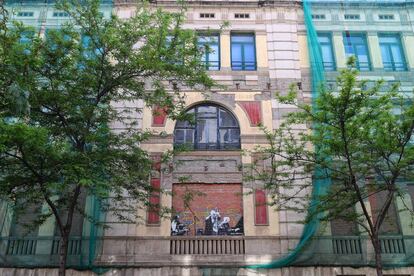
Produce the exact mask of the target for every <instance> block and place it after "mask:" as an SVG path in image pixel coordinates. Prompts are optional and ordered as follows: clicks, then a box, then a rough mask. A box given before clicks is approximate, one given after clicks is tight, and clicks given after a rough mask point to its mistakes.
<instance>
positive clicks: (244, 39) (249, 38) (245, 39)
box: [231, 35, 254, 43]
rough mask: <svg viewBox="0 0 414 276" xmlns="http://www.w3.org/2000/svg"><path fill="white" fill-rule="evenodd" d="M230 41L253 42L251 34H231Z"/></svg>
mask: <svg viewBox="0 0 414 276" xmlns="http://www.w3.org/2000/svg"><path fill="white" fill-rule="evenodd" d="M231 42H232V43H234V42H236V43H254V36H253V35H232V36H231Z"/></svg>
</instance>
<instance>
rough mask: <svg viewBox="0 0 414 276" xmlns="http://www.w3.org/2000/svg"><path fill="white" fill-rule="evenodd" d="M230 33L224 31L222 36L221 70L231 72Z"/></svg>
mask: <svg viewBox="0 0 414 276" xmlns="http://www.w3.org/2000/svg"><path fill="white" fill-rule="evenodd" d="M230 47H231V45H230V31H223V32H222V33H221V36H220V65H221V70H231V62H230V61H231V54H230Z"/></svg>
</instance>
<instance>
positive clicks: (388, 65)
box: [383, 61, 407, 72]
mask: <svg viewBox="0 0 414 276" xmlns="http://www.w3.org/2000/svg"><path fill="white" fill-rule="evenodd" d="M383 64H384V71H390V72H392V71H407V64H406V63H405V62H385V61H384V62H383Z"/></svg>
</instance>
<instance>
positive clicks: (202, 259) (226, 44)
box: [0, 0, 414, 275]
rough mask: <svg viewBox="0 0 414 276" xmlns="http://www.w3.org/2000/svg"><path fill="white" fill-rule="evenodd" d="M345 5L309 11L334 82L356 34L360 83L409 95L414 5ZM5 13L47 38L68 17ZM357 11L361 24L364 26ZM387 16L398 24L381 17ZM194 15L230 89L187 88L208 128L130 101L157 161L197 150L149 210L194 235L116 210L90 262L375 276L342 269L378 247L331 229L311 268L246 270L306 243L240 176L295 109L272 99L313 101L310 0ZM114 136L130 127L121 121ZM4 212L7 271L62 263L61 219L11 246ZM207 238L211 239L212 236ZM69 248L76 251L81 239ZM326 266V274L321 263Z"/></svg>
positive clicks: (118, 270) (190, 16)
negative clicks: (157, 207)
mask: <svg viewBox="0 0 414 276" xmlns="http://www.w3.org/2000/svg"><path fill="white" fill-rule="evenodd" d="M338 3H339V2H335V1H327V2H319V1H315V2H314V3H313V5H312V14H313V22H314V25H315V28H316V30H317V32H318V33H319V34H320V44H321V45H328V46H326V47H325V48H322V49H321V50H322V51H323V56H324V57H326V58H328V59H327V60H323V62H324V65H325V68H326V78H327V80H328V82H331V83H333V82H334V79H335V77H336V76H337V74H338V69H340V68H344V67H345V61H346V53H347V52H346V50H345V47H346V44H344V41H345V43H346V41H347V39H348V40H349V39H352V34H353V33H358V34H359V33H363V36H356V37H357V38H356V39H360V38H361V37H362V41H365V42H366V43H367V49H368V50H367V51H368V52H369V57H368V59H367V61H366V60H363V59H361V62H360V66H361V68H362V69H363V67H364V66H365V67H366V66H368V67H369V70H363V71H364V72H363V73H362V74H361V78H370V79H379V78H385V79H386V80H389V81H400V82H401V84H402V86H401V89H402V90H403V91H406V92H411V91H412V90H413V88H414V75H413V70H414V48H413V45H414V30H413V22H412V20H413V18H414V8H413V6H412V4H400V5H388V6H385V7H384V6H382V7H378V6H376V5H370V4H362V3H360V4H359V5H358V6H353V7H352V8H346V10H345V9H344V10H340V9H338V8H337V7H338ZM151 6H152V7H154V8H158V7H160V8H163V9H166V10H170V11H174V10H177V9H179V6H178V5H177V3H176V2H174V1H165V0H158V1H153V2H151ZM9 7H10V8H13V9H15V10H16V14H15V19H19V20H21V21H23V22H24V23H26V24H30V25H33V26H35V27H37V28H38V29H39V30H40V32H41V33H45V32H46V30H47V29H48V28H57V27H58V26H59V25H60V24H61V23H62V22H64V21H65V20H66V19H65V15H64V14H63V13H61V12H60V11H57V10H54V8H53V3H44V2H41V3H40V1H19V2H17V1H16V2H12V4H10V5H9ZM137 7H138V6H137V3H136V2H135V1H115V2H114V3H106V2H103V5H102V7H101V8H102V12H103V13H104V15H105V16H109V15H110V14H111V13H115V14H116V15H118V16H119V17H120V18H128V17H130V16H132V15H133V14H134V12H135V11H136V9H137ZM346 14H347V15H352V16H355V17H349V16H347V18H351V19H347V20H345V15H346ZM358 15H359V18H360V20H356V18H358ZM380 15H383V16H382V17H381V18H391V19H380ZM384 15H386V16H385V17H384ZM391 15H393V16H391ZM186 16H187V20H186V22H185V26H184V27H186V28H190V29H194V30H196V31H197V32H199V33H200V37H202V39H201V41H200V44H202V42H203V41H205V40H209V41H213V43H212V44H211V45H213V50H214V52H213V53H212V54H210V55H209V56H208V57H205V58H206V60H208V63H209V74H210V76H211V77H212V78H213V79H214V80H216V81H217V82H218V83H219V84H221V85H223V86H224V88H220V89H216V90H214V91H193V90H188V89H183V94H184V95H185V103H186V108H187V110H188V112H194V113H195V114H196V116H199V117H196V118H197V119H198V120H197V121H200V122H203V123H199V124H198V125H196V126H194V127H191V126H188V125H185V124H183V123H180V122H175V121H172V120H170V119H169V118H167V117H166V116H164V114H163V112H159V111H160V110H156V109H151V108H149V107H147V106H144V104H143V103H142V102H139V101H138V102H134V103H124V104H123V106H126V107H131V109H135V108H137V107H138V108H140V109H141V110H142V112H141V113H136V120H137V122H138V127H139V128H142V129H145V130H151V131H153V132H154V133H155V134H156V135H154V136H153V137H152V138H151V139H149V140H148V141H146V142H145V143H144V144H143V147H144V148H145V149H146V150H148V152H150V154H151V156H153V158H154V160H158V159H159V157H160V155H161V154H162V153H163V152H165V151H168V150H171V149H173V148H174V145H181V144H186V145H190V147H191V148H192V150H190V151H186V152H182V153H179V154H177V155H175V156H174V160H172V162H171V164H162V165H161V167H158V166H154V172H153V176H152V179H151V183H152V185H154V186H155V187H161V188H162V189H163V190H165V191H166V193H162V194H161V195H156V196H154V197H153V198H152V200H153V202H154V203H160V204H161V205H162V206H166V207H169V208H172V209H173V210H174V214H173V216H175V215H178V216H179V221H180V222H181V223H182V224H183V225H185V229H186V233H185V235H175V233H173V231H172V229H174V227H175V225H174V222H173V221H172V220H171V219H169V218H162V217H160V216H159V215H158V214H157V213H154V212H151V211H149V210H137V212H139V214H140V215H141V217H143V218H145V221H144V222H143V223H140V224H127V223H121V222H119V221H118V220H117V219H116V218H114V217H111V216H110V215H109V214H108V215H107V216H106V218H105V222H106V223H107V224H108V225H109V226H110V228H108V229H106V230H105V232H104V233H103V235H102V239H101V240H100V241H99V246H97V248H98V250H99V251H98V252H97V258H96V259H94V262H93V264H94V266H96V267H106V268H108V269H109V268H111V270H109V271H108V272H107V273H108V274H109V275H256V274H255V273H263V274H269V275H373V274H371V273H373V272H372V270H370V269H369V268H363V269H351V268H343V267H340V266H342V265H361V266H365V265H366V264H367V263H368V262H369V261H370V254H371V252H372V249H370V247H369V243H368V242H367V240H366V238H365V239H364V238H363V237H362V238H361V237H349V236H347V235H342V236H341V235H338V234H335V233H336V232H335V231H337V230H338V229H340V227H341V226H339V227H337V228H335V224H334V223H333V224H330V225H328V227H327V228H326V229H325V230H324V231H322V232H321V233H320V234H319V236H317V237H316V239H315V241H314V242H312V244H311V246H309V247H308V248H307V251H305V254H304V256H305V257H302V258H301V259H299V260H300V262H299V263H296V265H300V266H306V265H309V266H315V267H308V268H306V267H303V268H302V267H299V268H294V267H288V268H284V269H278V270H261V271H259V272H255V271H252V270H249V269H244V268H243V269H242V268H240V267H243V266H246V265H250V264H266V263H269V262H270V261H272V260H275V259H279V258H282V257H283V256H286V255H287V254H288V253H289V252H291V250H292V249H294V248H295V247H296V245H297V244H298V242H299V240H300V239H301V235H302V230H303V228H304V225H303V224H302V223H301V222H300V221H301V220H303V218H304V217H303V215H302V214H297V213H295V212H293V211H283V210H282V211H275V210H273V209H272V208H271V207H270V206H267V205H265V204H262V203H263V202H265V201H266V198H269V195H268V194H266V192H265V191H263V190H261V187H260V186H255V185H253V184H251V183H248V182H246V181H245V180H244V177H243V167H246V166H247V165H249V164H251V163H252V161H253V158H254V157H253V156H251V155H249V154H246V152H248V151H249V150H253V149H254V148H255V147H256V146H257V145H266V143H267V141H266V138H265V135H264V133H263V131H262V130H261V129H260V127H259V126H260V125H263V126H265V127H267V128H268V129H276V128H277V127H278V126H279V125H280V122H281V119H282V117H283V115H285V114H287V113H288V112H291V111H292V110H293V109H292V107H290V106H286V105H282V104H280V103H278V102H277V101H276V100H275V96H274V93H275V92H276V91H279V92H282V93H283V92H286V91H287V90H288V87H289V86H290V85H291V84H292V83H293V84H295V85H296V86H297V88H298V91H299V100H301V101H305V102H310V101H311V91H310V90H311V69H310V66H309V61H308V43H307V33H306V31H307V30H306V27H305V23H304V12H303V8H302V1H299V0H298V1H291V0H275V1H256V0H235V1H213V0H206V1H189V2H188V3H187V11H186ZM224 22H229V26H228V27H224V28H222V26H223V24H224ZM383 33H384V34H385V33H386V34H391V35H395V34H396V35H397V36H388V35H386V36H384V37H386V38H389V37H391V38H392V39H395V38H398V39H399V40H397V41H399V43H400V44H399V45H400V46H401V49H402V50H401V53H403V56H404V61H403V62H402V61H401V62H400V60H395V59H392V56H391V59H389V57H390V56H386V57H385V59H386V60H385V61H384V58H383V57H382V55H381V53H382V52H381V45H380V40H381V34H383ZM364 37H365V40H364ZM326 41H328V43H326ZM393 41H395V40H391V42H393ZM329 42H330V43H331V44H330V47H329ZM210 47H211V46H210ZM384 47H385V46H384ZM387 49H388V48H387ZM324 51H327V52H326V53H325V52H324ZM349 51H350V50H349ZM349 51H348V52H349ZM383 51H384V52H385V50H383ZM325 54H326V56H325ZM329 57H331V60H329ZM361 58H363V57H362V56H361ZM367 62H368V64H367ZM390 68H391V69H392V70H390ZM400 69H401V70H400ZM113 128H114V130H116V129H117V128H122V126H120V125H116V124H114V125H113ZM155 163H156V162H155ZM189 191H190V192H193V193H194V196H195V199H194V200H193V201H192V202H190V204H189V205H186V204H184V195H185V193H188V192H189ZM413 191H414V190H413ZM86 202H87V203H86V204H89V205H88V206H87V208H86V209H87V210H92V209H93V208H94V207H95V206H93V205H92V203H91V202H92V201H88V200H86ZM397 204H400V203H398V202H397ZM5 207H6V206H5V205H4V206H2V208H1V209H0V211H1V212H2V213H1V214H0V215H1V217H3V218H5V219H4V223H3V225H2V228H1V231H2V232H1V236H2V239H1V243H0V256H1V258H0V264H1V265H7V266H12V267H13V266H14V267H17V266H19V267H20V266H26V267H36V266H40V267H45V266H49V265H50V263H55V262H57V255H56V254H57V252H56V250H54V248H55V246H56V244H55V243H54V239H53V238H50V237H53V235H54V232H55V229H54V227H55V226H54V222H53V221H52V220H50V221H48V222H47V223H46V224H45V225H44V226H41V227H40V228H39V230H38V233H37V237H34V238H32V239H29V241H30V242H21V241H18V240H17V241H15V240H13V239H10V238H9V237H10V228H11V218H10V214H7V210H6V208H5ZM396 207H398V206H396ZM212 211H213V212H212ZM217 213H219V214H220V217H221V220H220V222H222V221H223V220H224V218H226V217H227V218H229V220H230V221H229V226H230V228H233V229H235V228H239V230H237V231H236V230H235V232H234V235H226V234H223V235H218V230H217V232H216V229H215V228H214V225H213V226H211V227H212V228H211V229H210V228H209V227H210V226H208V224H210V222H209V221H211V222H212V223H213V224H214V222H215V221H214V217H215V216H217V215H218V214H217ZM405 215H406V216H407V217H408V214H405ZM405 215H404V213H401V214H400V215H399V216H400V218H399V219H398V221H399V225H400V228H399V229H400V230H399V231H400V232H399V233H398V235H394V236H393V237H391V239H390V240H391V243H395V244H397V245H399V244H400V243H401V244H402V245H403V246H404V248H410V247H411V244H412V240H410V239H409V238H403V236H404V235H406V236H410V235H414V233H413V229H412V228H410V227H409V225H408V223H409V221H408V220H404V216H405ZM212 218H213V219H212ZM91 228H93V226H92V225H90V224H89V223H88V222H86V220H85V221H84V222H83V224H82V227H81V230H80V233H81V236H82V237H83V240H84V244H83V245H82V248H83V249H74V251H73V254H72V255H70V256H69V263H70V264H71V265H72V266H74V267H76V266H77V264H78V262H79V260H81V262H82V261H83V262H86V261H87V260H84V259H82V258H83V257H82V256H86V255H87V254H88V253H90V252H89V251H90V250H91V248H92V247H91V246H92V245H91V244H88V246H85V244H86V242H87V241H88V238H89V235H90V233H91ZM240 228H241V229H240ZM181 230H182V229H181ZM187 230H188V231H187ZM211 231H213V232H215V233H213V234H211ZM345 234H346V233H345ZM355 240H357V241H359V242H361V241H362V243H361V244H360V245H359V248H360V252H357V253H356V254H355V253H354V252H350V253H347V252H345V251H341V250H342V249H341V250H339V249H338V248H339V247H338V246H336V245H335V244H341V243H342V244H343V243H345V244H350V243H352V242H354V241H355ZM338 241H339V243H337V242H338ZM10 242H15V243H16V245H17V244H19V245H22V246H23V247H24V246H26V245H30V244H31V243H33V244H34V243H36V247H34V248H35V249H34V250H17V249H16V250H17V251H15V252H14V251H13V252H12V251H10V250H9V249H8V248H9V247H10ZM29 243H30V244H29ZM54 244H55V245H54ZM72 244H73V245H74V248H77V247H76V244H77V242H76V241H72ZM23 247H22V248H23ZM87 247H88V248H87ZM15 248H20V247H15ZM25 248H26V247H25ZM30 248H32V247H30ZM79 248H80V247H79ZM85 248H87V249H85ZM407 252H408V251H404V252H393V253H392V254H388V257H389V258H390V259H392V258H401V259H404V258H405V257H406V255H407V254H408V253H407ZM79 255H82V256H79ZM309 256H310V257H309ZM388 257H387V256H386V257H385V259H387V258H388ZM35 263H36V264H37V265H34V264H35ZM319 265H323V266H327V267H317V266H319ZM112 268H113V269H112ZM39 271H40V272H39ZM39 271H38V272H39V273H46V274H48V273H52V271H45V272H41V270H39ZM3 272H4V273H11V275H13V274H12V273H18V272H16V271H15V270H13V269H9V270H7V271H6V270H0V274H1V273H3ZM20 272H21V273H23V274H25V273H26V272H25V271H23V270H21V271H20ZM394 272H395V273H397V271H394ZM27 273H29V272H27ZM133 273H135V274H133ZM398 273H400V274H402V275H410V273H412V270H411V269H409V268H407V269H403V270H399V271H398ZM84 274H85V275H87V272H84Z"/></svg>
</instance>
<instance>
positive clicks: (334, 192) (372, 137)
mask: <svg viewBox="0 0 414 276" xmlns="http://www.w3.org/2000/svg"><path fill="white" fill-rule="evenodd" d="M354 62H355V61H354V59H351V60H350V61H349V62H348V66H349V67H348V69H344V70H342V71H341V72H340V75H339V77H338V78H337V87H336V88H332V89H328V88H327V87H325V86H322V87H321V88H320V90H319V93H318V96H317V97H316V98H315V99H313V101H314V104H313V105H309V104H306V103H300V102H298V100H297V91H296V89H295V88H294V87H293V86H292V88H291V89H290V91H289V93H287V95H285V96H280V95H279V96H278V100H279V101H280V102H281V103H284V104H289V105H292V106H294V107H295V108H296V109H297V110H296V112H292V113H289V114H288V115H287V116H286V117H285V119H284V122H283V123H282V125H281V126H280V128H278V129H276V130H275V131H270V130H267V129H264V131H265V134H266V136H267V139H268V140H269V146H267V147H261V148H258V149H257V150H256V153H260V155H261V156H262V160H264V162H266V163H267V164H268V165H267V168H265V169H264V170H259V169H257V164H253V166H252V167H253V170H252V171H253V172H255V173H250V174H249V175H248V177H249V178H250V180H252V181H253V180H254V181H259V182H260V183H262V184H263V185H264V187H265V188H266V189H267V190H269V191H270V193H271V194H272V195H273V198H274V200H273V202H270V204H273V205H275V206H277V207H278V208H290V209H294V210H296V211H304V212H306V211H308V212H309V214H308V219H310V218H312V217H314V216H316V215H318V216H320V218H321V219H322V220H325V221H330V220H332V219H342V220H345V221H351V222H354V223H357V224H358V225H360V226H361V227H362V229H364V232H365V233H366V234H367V235H368V237H369V238H370V241H371V243H372V246H373V248H374V251H375V265H376V270H377V275H379V276H380V275H383V272H382V269H383V263H382V258H381V245H380V234H381V233H382V228H383V227H384V224H385V223H387V217H388V212H389V210H390V206H391V205H392V204H395V202H394V201H395V199H396V198H397V197H400V198H401V200H403V197H402V195H403V194H404V191H403V189H402V188H401V187H402V185H401V184H402V183H403V182H410V181H413V174H412V169H413V164H414V146H413V143H412V140H411V139H412V135H413V131H414V105H413V101H412V98H410V97H407V96H406V95H403V94H401V93H399V92H398V90H399V89H398V85H393V86H392V87H391V88H390V89H388V90H387V91H385V92H381V91H383V90H384V89H383V87H384V82H383V81H378V82H375V83H374V84H373V85H371V86H370V83H368V82H367V81H359V80H358V71H357V70H356V69H354ZM305 126H307V127H305ZM312 181H324V182H325V183H329V182H330V183H332V184H331V185H329V187H326V188H327V189H326V191H325V192H324V193H323V194H322V195H321V196H318V198H315V199H314V201H312V204H316V205H312V206H310V204H309V200H308V199H309V198H306V197H303V196H301V195H300V194H301V191H303V190H304V189H305V190H306V189H307V188H308V187H310V186H311V184H312ZM375 194H381V195H382V196H383V197H384V200H383V201H381V202H377V205H378V206H376V208H375V210H372V211H370V208H369V206H368V205H367V204H368V202H367V199H368V198H369V197H370V196H375ZM406 206H407V205H406ZM358 209H359V210H358ZM407 209H408V208H407ZM384 222H385V223H384Z"/></svg>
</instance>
